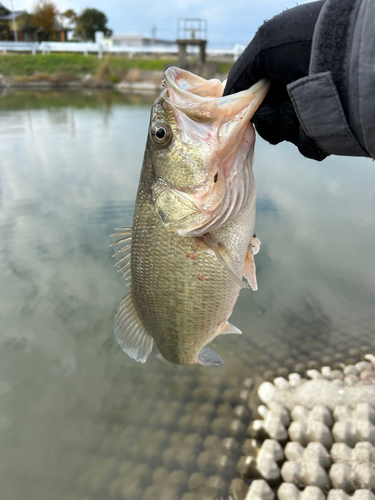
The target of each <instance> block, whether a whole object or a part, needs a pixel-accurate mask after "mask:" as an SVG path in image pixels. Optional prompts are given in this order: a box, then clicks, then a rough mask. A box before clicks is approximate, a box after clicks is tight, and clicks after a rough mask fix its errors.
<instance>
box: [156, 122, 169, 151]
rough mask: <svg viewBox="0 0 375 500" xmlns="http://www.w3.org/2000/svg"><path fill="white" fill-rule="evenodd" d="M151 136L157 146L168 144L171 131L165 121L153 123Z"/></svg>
mask: <svg viewBox="0 0 375 500" xmlns="http://www.w3.org/2000/svg"><path fill="white" fill-rule="evenodd" d="M151 138H152V140H153V142H154V143H155V144H157V145H158V146H165V145H167V144H169V142H170V140H171V138H172V131H171V129H170V127H169V125H168V124H167V123H164V122H163V123H160V122H159V123H155V124H154V125H153V126H152V127H151Z"/></svg>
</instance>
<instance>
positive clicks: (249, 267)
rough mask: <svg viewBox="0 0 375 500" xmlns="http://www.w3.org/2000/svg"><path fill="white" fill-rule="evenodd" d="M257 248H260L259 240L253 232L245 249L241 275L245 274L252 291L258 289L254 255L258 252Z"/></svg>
mask: <svg viewBox="0 0 375 500" xmlns="http://www.w3.org/2000/svg"><path fill="white" fill-rule="evenodd" d="M259 248H260V241H259V239H258V238H257V237H256V236H255V234H254V236H253V237H252V238H251V241H250V243H249V247H248V249H247V254H246V257H245V266H244V270H243V275H244V276H245V278H246V279H247V281H248V283H249V285H250V286H251V288H252V289H253V290H254V291H256V290H258V283H257V276H256V267H255V260H254V255H256V254H257V253H258V252H259Z"/></svg>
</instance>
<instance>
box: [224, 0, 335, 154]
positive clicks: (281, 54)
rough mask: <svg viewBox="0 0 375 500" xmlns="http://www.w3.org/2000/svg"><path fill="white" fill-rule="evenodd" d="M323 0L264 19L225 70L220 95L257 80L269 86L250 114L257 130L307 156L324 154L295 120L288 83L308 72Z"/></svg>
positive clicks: (274, 142) (247, 85) (265, 136)
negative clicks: (227, 71)
mask: <svg viewBox="0 0 375 500" xmlns="http://www.w3.org/2000/svg"><path fill="white" fill-rule="evenodd" d="M323 4H324V1H320V2H312V3H308V4H303V5H299V6H298V7H294V8H293V9H289V10H287V11H285V12H283V13H282V14H279V15H278V16H276V17H274V18H273V19H271V20H270V21H266V22H265V23H264V24H263V25H262V26H261V27H260V28H259V29H258V31H257V33H256V35H255V37H254V38H253V40H252V41H251V42H250V43H249V45H248V46H247V47H246V49H245V51H244V52H243V54H242V55H241V57H240V58H239V59H238V60H237V61H236V62H235V63H234V65H233V67H232V69H231V70H230V72H229V75H228V80H227V84H226V87H225V90H224V95H229V94H233V93H235V92H239V91H241V90H244V89H248V88H249V87H250V86H251V85H253V84H254V83H256V82H257V81H258V80H260V79H261V78H270V79H271V81H272V84H271V88H270V90H269V91H268V94H267V96H266V98H265V99H264V101H263V103H262V104H261V106H260V107H259V109H258V111H257V112H256V113H255V115H254V116H253V119H252V122H253V123H254V125H255V127H256V130H257V132H258V133H259V135H260V136H261V137H263V139H265V140H266V141H268V142H270V143H271V144H278V143H279V142H281V141H289V142H292V143H293V144H295V145H296V146H297V147H298V149H299V150H300V152H301V153H302V154H303V155H304V156H306V157H307V158H312V159H314V160H319V161H320V160H323V159H324V158H326V157H327V156H328V153H326V152H325V151H323V150H322V149H321V148H320V147H319V146H318V145H317V144H316V143H315V142H314V141H313V140H312V139H311V138H310V137H308V136H307V135H306V134H305V132H304V130H303V129H302V127H301V124H300V123H299V121H298V118H297V115H296V113H295V111H294V108H293V105H292V102H291V100H290V98H289V95H288V92H287V89H286V85H287V84H288V83H291V82H294V81H295V80H298V79H299V78H302V77H304V76H307V75H308V73H309V64H310V54H311V44H312V37H313V33H314V27H315V24H316V21H317V19H318V15H319V12H320V10H321V8H322V6H323Z"/></svg>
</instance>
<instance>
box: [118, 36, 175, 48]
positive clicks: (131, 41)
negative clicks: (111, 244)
mask: <svg viewBox="0 0 375 500" xmlns="http://www.w3.org/2000/svg"><path fill="white" fill-rule="evenodd" d="M110 40H111V41H112V46H113V47H121V46H126V47H150V46H152V45H158V46H166V47H171V46H173V45H175V44H176V42H175V41H174V40H162V39H160V38H153V37H144V36H142V35H113V36H112V37H111V38H110Z"/></svg>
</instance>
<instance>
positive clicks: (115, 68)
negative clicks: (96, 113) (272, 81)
mask: <svg viewBox="0 0 375 500" xmlns="http://www.w3.org/2000/svg"><path fill="white" fill-rule="evenodd" d="M171 65H177V60H176V59H173V58H159V59H151V58H142V59H133V58H128V57H105V58H104V59H98V57H96V56H93V55H88V56H84V55H83V54H60V53H59V54H55V53H54V54H44V55H43V54H36V55H30V54H9V55H8V54H4V55H0V87H3V88H4V87H16V88H67V87H68V88H82V87H83V88H85V87H91V88H93V87H95V88H117V89H119V90H124V91H132V90H137V91H145V92H154V91H158V90H160V84H161V80H162V79H163V74H164V71H165V69H166V68H167V67H168V66H171ZM231 65H232V64H231V63H217V62H208V63H207V64H206V65H205V66H204V68H199V69H198V68H197V67H196V66H195V65H194V63H192V68H191V70H192V71H194V72H198V73H199V74H201V75H202V76H204V77H205V78H213V77H216V78H220V79H225V78H226V75H227V73H228V72H229V69H230V67H231Z"/></svg>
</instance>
